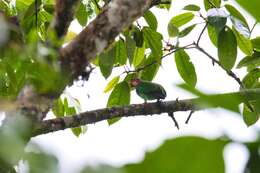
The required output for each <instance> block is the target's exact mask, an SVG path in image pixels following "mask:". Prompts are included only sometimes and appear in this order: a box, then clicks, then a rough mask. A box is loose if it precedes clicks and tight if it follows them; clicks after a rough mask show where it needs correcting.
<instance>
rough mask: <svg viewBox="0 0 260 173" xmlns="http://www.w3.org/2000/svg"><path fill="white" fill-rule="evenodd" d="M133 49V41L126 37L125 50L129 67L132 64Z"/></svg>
mask: <svg viewBox="0 0 260 173" xmlns="http://www.w3.org/2000/svg"><path fill="white" fill-rule="evenodd" d="M135 47H136V45H135V41H134V39H132V38H131V37H130V36H126V50H127V57H128V60H129V63H130V65H131V64H132V63H133V57H134V52H135Z"/></svg>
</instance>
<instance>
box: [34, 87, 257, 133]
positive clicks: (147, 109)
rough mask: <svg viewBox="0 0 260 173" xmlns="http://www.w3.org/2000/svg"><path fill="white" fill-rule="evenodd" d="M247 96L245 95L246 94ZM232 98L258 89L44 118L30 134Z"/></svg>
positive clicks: (200, 106)
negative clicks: (210, 100)
mask: <svg viewBox="0 0 260 173" xmlns="http://www.w3.org/2000/svg"><path fill="white" fill-rule="evenodd" d="M245 96H246V97H245ZM230 97H232V98H233V99H234V98H236V103H234V104H237V103H242V102H245V101H247V100H249V101H253V100H257V99H259V98H260V89H250V90H242V91H240V92H233V93H225V94H214V95H208V96H205V97H202V98H195V99H188V100H174V101H165V102H160V103H158V102H155V103H146V104H145V103H144V104H132V105H129V106H121V107H112V108H103V109H98V110H93V111H88V112H83V113H80V114H77V115H73V116H69V117H63V118H55V119H50V120H45V121H43V122H40V123H38V124H37V125H36V126H35V130H34V133H33V136H37V135H41V134H46V133H50V132H55V131H58V130H64V129H67V128H72V127H79V126H83V125H86V124H92V123H96V122H99V121H102V120H108V119H113V118H119V117H129V116H144V115H154V114H162V113H173V112H178V111H188V110H191V111H194V110H201V109H207V108H212V107H217V106H218V105H216V104H210V103H209V102H208V101H209V99H212V100H218V99H222V100H223V99H226V98H230Z"/></svg>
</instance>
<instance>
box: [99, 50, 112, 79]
mask: <svg viewBox="0 0 260 173" xmlns="http://www.w3.org/2000/svg"><path fill="white" fill-rule="evenodd" d="M114 62H115V47H113V48H111V49H110V50H107V51H105V52H103V53H101V54H100V55H99V67H100V70H101V73H102V75H103V76H104V77H105V78H108V77H109V76H110V74H111V72H112V69H113V65H114Z"/></svg>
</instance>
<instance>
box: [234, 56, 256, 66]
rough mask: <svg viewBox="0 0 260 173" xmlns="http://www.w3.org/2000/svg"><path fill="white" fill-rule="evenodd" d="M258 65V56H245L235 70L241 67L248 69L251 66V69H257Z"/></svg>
mask: <svg viewBox="0 0 260 173" xmlns="http://www.w3.org/2000/svg"><path fill="white" fill-rule="evenodd" d="M259 65H260V56H256V57H254V56H246V57H245V58H243V59H242V60H241V61H240V62H239V63H238V65H237V68H242V67H248V66H249V67H250V66H253V68H255V67H257V66H259Z"/></svg>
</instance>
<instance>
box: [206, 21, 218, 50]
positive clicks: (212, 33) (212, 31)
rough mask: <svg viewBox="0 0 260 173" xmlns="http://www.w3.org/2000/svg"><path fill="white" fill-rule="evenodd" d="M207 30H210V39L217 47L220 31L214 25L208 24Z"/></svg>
mask: <svg viewBox="0 0 260 173" xmlns="http://www.w3.org/2000/svg"><path fill="white" fill-rule="evenodd" d="M207 30H208V36H209V39H210V41H211V42H212V43H213V45H214V46H216V47H217V45H218V34H219V31H218V30H217V29H216V28H215V27H214V26H211V25H208V26H207Z"/></svg>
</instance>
